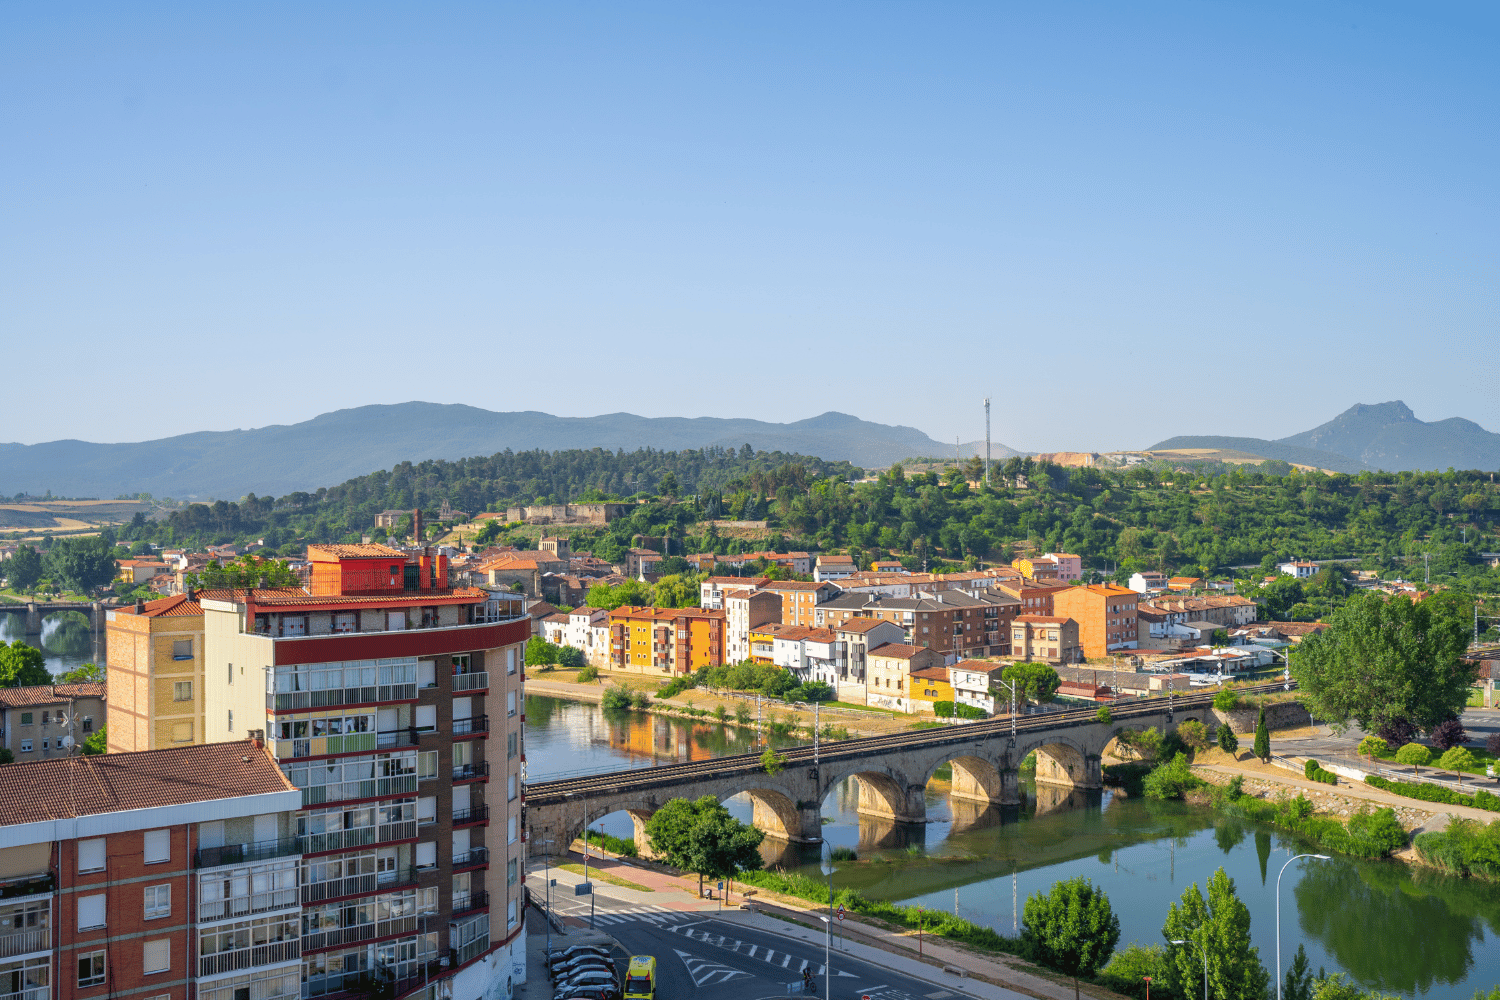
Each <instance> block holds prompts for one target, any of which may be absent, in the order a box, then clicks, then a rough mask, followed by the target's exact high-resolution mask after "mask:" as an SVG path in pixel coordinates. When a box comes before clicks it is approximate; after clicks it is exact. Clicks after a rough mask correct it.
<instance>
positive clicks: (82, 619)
mask: <svg viewBox="0 0 1500 1000" xmlns="http://www.w3.org/2000/svg"><path fill="white" fill-rule="evenodd" d="M103 637H104V633H103V632H102V631H101V632H100V633H99V644H98V646H97V647H96V646H95V643H94V633H93V630H92V629H91V628H90V626H89V617H88V615H86V614H84V613H83V612H81V611H64V612H59V613H57V614H52V615H48V616H47V617H46V618H43V619H42V634H41V635H40V636H36V635H30V636H28V635H27V634H26V614H25V612H24V611H21V612H15V611H5V612H0V641H4V642H7V643H8V642H11V641H13V640H16V639H20V640H21V641H23V642H26V643H29V644H31V645H33V646H36V645H37V644H38V643H39V642H40V644H41V645H40V649H41V650H42V653H43V654H45V655H46V657H47V669H48V670H50V671H52V674H53V676H54V677H55V676H57V675H59V674H65V673H67V672H68V671H69V670H73V669H75V668H77V667H80V666H82V665H83V664H85V663H103V662H104V648H103V646H104V638H103Z"/></svg>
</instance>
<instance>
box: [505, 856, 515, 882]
mask: <svg viewBox="0 0 1500 1000" xmlns="http://www.w3.org/2000/svg"><path fill="white" fill-rule="evenodd" d="M505 884H506V885H515V884H516V859H515V858H511V859H510V860H509V861H507V862H505Z"/></svg>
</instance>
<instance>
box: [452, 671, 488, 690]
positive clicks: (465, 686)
mask: <svg viewBox="0 0 1500 1000" xmlns="http://www.w3.org/2000/svg"><path fill="white" fill-rule="evenodd" d="M489 686H490V674H489V671H488V670H479V671H475V672H474V673H470V674H454V675H453V690H454V691H455V692H458V691H483V690H485V689H486V688H488V687H489Z"/></svg>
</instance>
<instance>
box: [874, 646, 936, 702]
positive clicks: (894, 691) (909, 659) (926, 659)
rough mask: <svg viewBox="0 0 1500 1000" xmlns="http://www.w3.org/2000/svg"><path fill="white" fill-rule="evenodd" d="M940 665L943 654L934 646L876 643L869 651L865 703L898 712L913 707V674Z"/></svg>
mask: <svg viewBox="0 0 1500 1000" xmlns="http://www.w3.org/2000/svg"><path fill="white" fill-rule="evenodd" d="M942 666H943V656H942V654H941V653H938V652H936V651H935V650H931V649H923V648H921V647H920V646H912V645H910V644H907V643H887V644H886V645H884V646H877V647H876V648H874V649H872V650H870V653H869V683H870V686H869V694H868V695H867V700H866V702H865V703H866V704H868V705H874V706H876V707H877V708H891V709H895V710H896V711H898V712H911V711H915V709H914V708H913V707H912V701H911V699H912V674H914V673H916V672H918V671H921V670H926V669H929V668H932V667H938V668H941V667H942Z"/></svg>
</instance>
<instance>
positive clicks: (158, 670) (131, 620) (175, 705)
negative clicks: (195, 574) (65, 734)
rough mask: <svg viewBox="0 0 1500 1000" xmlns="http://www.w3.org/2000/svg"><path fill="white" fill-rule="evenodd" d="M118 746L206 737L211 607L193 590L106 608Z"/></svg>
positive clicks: (109, 714)
mask: <svg viewBox="0 0 1500 1000" xmlns="http://www.w3.org/2000/svg"><path fill="white" fill-rule="evenodd" d="M104 629H105V637H106V641H107V645H106V649H107V652H106V654H105V662H106V663H107V665H108V671H109V700H108V701H107V702H106V706H107V707H106V715H105V718H106V720H107V722H108V725H109V729H108V730H107V734H108V735H107V736H106V739H107V741H108V743H109V751H110V753H121V752H124V751H127V750H153V749H161V748H163V747H171V746H182V745H185V744H189V743H202V742H203V730H204V718H203V683H204V677H203V671H204V657H203V608H202V606H201V605H200V604H199V603H198V600H197V596H196V595H195V594H193V593H191V592H189V593H187V594H179V595H177V596H176V597H167V598H163V599H162V600H159V601H151V602H150V603H149V604H147V603H145V602H141V601H137V602H136V605H135V608H134V609H133V610H132V609H129V608H122V609H120V610H118V611H109V612H106V614H105V626H104Z"/></svg>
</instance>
